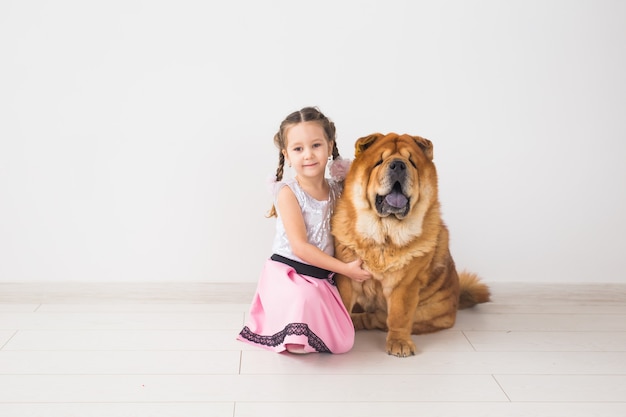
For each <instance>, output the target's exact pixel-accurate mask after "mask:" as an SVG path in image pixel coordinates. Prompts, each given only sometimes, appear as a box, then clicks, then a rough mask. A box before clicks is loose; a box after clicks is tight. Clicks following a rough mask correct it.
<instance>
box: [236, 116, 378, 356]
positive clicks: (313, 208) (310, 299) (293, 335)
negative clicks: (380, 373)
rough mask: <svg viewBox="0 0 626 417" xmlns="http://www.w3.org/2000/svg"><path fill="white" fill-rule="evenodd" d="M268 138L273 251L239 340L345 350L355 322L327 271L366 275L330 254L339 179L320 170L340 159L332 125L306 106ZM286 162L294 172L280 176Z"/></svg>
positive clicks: (302, 349)
mask: <svg viewBox="0 0 626 417" xmlns="http://www.w3.org/2000/svg"><path fill="white" fill-rule="evenodd" d="M274 144H275V145H276V147H277V148H278V150H279V153H278V169H277V170H276V182H275V183H274V187H273V194H274V206H272V210H271V211H270V213H269V217H273V216H276V217H277V219H276V235H275V237H274V244H273V248H272V250H273V253H274V254H273V255H272V256H271V258H270V259H268V260H267V261H266V263H265V267H264V268H263V271H262V273H261V277H260V279H259V283H258V286H257V290H256V294H255V295H254V298H253V300H252V306H251V307H250V313H249V316H248V320H247V323H246V326H245V327H244V328H243V330H242V331H241V333H239V336H238V337H237V339H239V340H241V341H244V342H248V343H252V344H255V345H257V346H261V347H264V348H267V349H270V350H273V351H275V352H283V351H285V350H287V351H289V352H292V353H308V352H328V353H343V352H347V351H348V350H350V349H351V348H352V344H353V343H354V328H353V326H352V321H351V319H350V314H348V312H347V311H346V308H345V307H344V305H343V302H342V301H341V297H340V296H339V292H338V291H337V287H336V286H335V285H334V281H333V279H332V276H333V273H334V272H338V273H341V274H342V275H345V276H348V277H350V278H352V279H354V280H356V281H359V282H362V281H364V280H366V279H368V278H370V277H371V275H370V273H369V272H367V271H365V270H363V269H362V268H361V263H362V261H360V260H356V261H353V262H350V263H344V262H342V261H340V260H338V259H336V258H334V257H333V254H334V246H333V238H332V236H331V234H330V216H331V214H332V211H333V208H334V205H335V201H336V199H337V198H338V197H339V195H340V193H341V185H340V183H339V182H338V181H336V180H334V179H326V178H325V176H324V174H325V171H326V164H327V163H328V161H329V160H330V159H331V157H332V159H333V160H336V159H340V157H339V151H338V150H337V144H336V142H335V125H334V124H333V122H331V121H330V120H329V119H328V118H327V117H326V116H324V114H322V112H320V111H319V109H317V108H313V107H305V108H303V109H302V110H300V111H296V112H293V113H291V114H290V115H289V116H287V118H286V119H285V120H284V121H283V122H282V123H281V125H280V129H279V131H278V133H276V135H274ZM285 162H287V163H288V164H289V166H290V167H293V169H294V170H295V172H296V176H295V178H294V179H291V180H287V181H284V182H283V181H282V178H283V169H284V165H285ZM331 170H332V169H331ZM331 271H332V272H331Z"/></svg>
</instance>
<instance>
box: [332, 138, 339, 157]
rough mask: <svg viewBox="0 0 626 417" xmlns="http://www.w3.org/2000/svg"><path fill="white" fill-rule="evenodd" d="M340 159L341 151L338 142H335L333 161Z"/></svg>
mask: <svg viewBox="0 0 626 417" xmlns="http://www.w3.org/2000/svg"><path fill="white" fill-rule="evenodd" d="M337 158H339V149H337V141H333V161H334V160H335V159H337Z"/></svg>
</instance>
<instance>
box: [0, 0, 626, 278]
mask: <svg viewBox="0 0 626 417" xmlns="http://www.w3.org/2000/svg"><path fill="white" fill-rule="evenodd" d="M624 22H626V2H622V1H619V0H614V1H610V0H604V1H601V0H589V1H575V0H564V1H548V0H542V1H529V0H523V1H522V0H520V1H500V0H493V1H464V0H459V1H434V0H433V1H414V0H408V1H390V0H385V1H382V0H381V1H367V0H353V1H338V0H331V1H315V2H297V1H293V0H284V1H237V2H228V1H223V2H219V3H218V2H208V1H203V0H195V1H188V0H161V1H154V0H145V1H140V0H113V1H112V0H108V1H82V0H76V1H68V0H58V1H54V2H53V1H44V0H39V1H28V0H15V1H7V0H4V1H3V2H2V3H0V281H4V282H20V281H21V282H24V281H50V282H52V281H66V280H74V281H211V282H224V281H240V282H254V281H256V279H257V277H258V274H259V271H260V267H261V264H262V262H263V260H264V259H265V258H266V257H267V256H268V255H269V251H270V242H271V239H272V235H273V227H274V225H273V220H268V219H265V218H264V217H263V216H264V214H265V212H266V210H267V209H268V208H269V204H270V198H269V196H268V194H267V193H266V190H265V179H266V177H267V176H268V175H269V174H270V173H272V172H273V171H274V169H275V166H276V163H277V160H276V154H277V151H276V150H275V149H274V147H273V144H272V136H273V134H274V132H275V130H276V129H277V127H278V124H279V123H280V121H281V120H282V119H283V117H284V116H286V115H287V114H288V113H289V112H291V111H292V110H296V109H298V108H300V107H303V106H306V105H317V106H320V108H321V109H322V111H324V112H325V113H327V114H328V115H329V116H330V117H331V118H332V119H333V120H334V121H335V122H336V124H337V127H338V135H339V136H338V138H339V142H340V150H341V151H342V153H343V154H344V155H350V154H351V153H352V145H353V143H354V140H355V139H357V138H358V137H360V136H364V135H367V134H369V133H372V132H375V131H380V132H389V131H396V132H399V133H404V132H406V133H411V134H419V135H422V136H425V137H428V138H430V139H431V140H432V141H433V142H434V145H435V161H436V163H437V164H438V168H439V174H440V190H441V191H440V193H441V200H442V204H443V214H444V219H445V220H446V222H447V224H448V225H449V227H450V229H451V234H452V251H453V255H454V256H455V259H456V261H457V265H458V266H459V268H469V269H471V270H474V271H476V272H478V273H480V274H481V275H482V276H483V277H484V278H485V279H486V280H488V281H492V282H505V281H528V282H531V281H532V282H588V281H595V282H598V281H607V282H610V281H612V282H626V274H625V273H624V271H625V270H626V260H625V259H626V256H624V250H625V249H626V237H625V236H626V216H625V215H624V213H626V184H625V180H626V164H625V163H624V159H625V157H626V81H625V80H626V77H625V76H624V74H626V29H624Z"/></svg>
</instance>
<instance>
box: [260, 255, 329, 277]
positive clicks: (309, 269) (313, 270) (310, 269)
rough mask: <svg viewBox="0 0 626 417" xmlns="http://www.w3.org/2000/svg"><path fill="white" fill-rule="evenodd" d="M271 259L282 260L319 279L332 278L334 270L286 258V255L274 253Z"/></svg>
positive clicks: (301, 272)
mask: <svg viewBox="0 0 626 417" xmlns="http://www.w3.org/2000/svg"><path fill="white" fill-rule="evenodd" d="M270 259H271V260H272V261H276V262H281V263H284V264H286V265H289V266H290V267H292V268H293V269H295V270H296V272H297V273H298V274H301V275H308V276H310V277H313V278H319V279H329V278H331V274H332V273H333V272H332V271H329V270H327V269H324V268H318V267H316V266H313V265H309V264H303V263H302V262H298V261H294V260H293V259H289V258H285V257H284V256H280V255H277V254H273V255H272V256H271V257H270Z"/></svg>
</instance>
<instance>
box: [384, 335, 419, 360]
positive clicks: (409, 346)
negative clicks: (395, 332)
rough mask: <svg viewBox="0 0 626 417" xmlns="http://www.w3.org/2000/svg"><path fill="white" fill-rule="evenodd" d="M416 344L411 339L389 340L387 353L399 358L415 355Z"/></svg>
mask: <svg viewBox="0 0 626 417" xmlns="http://www.w3.org/2000/svg"><path fill="white" fill-rule="evenodd" d="M415 351H416V347H415V343H413V341H412V340H411V339H408V340H405V339H387V353H388V354H390V355H393V356H397V357H399V358H406V357H407V356H412V355H415Z"/></svg>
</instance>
